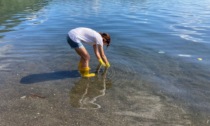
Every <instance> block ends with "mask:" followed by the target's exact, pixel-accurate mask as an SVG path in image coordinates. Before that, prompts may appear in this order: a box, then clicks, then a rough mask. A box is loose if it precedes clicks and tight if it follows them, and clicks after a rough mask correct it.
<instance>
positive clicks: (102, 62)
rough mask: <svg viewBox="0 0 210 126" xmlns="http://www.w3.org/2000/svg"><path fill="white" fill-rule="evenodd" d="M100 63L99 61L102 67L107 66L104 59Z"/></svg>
mask: <svg viewBox="0 0 210 126" xmlns="http://www.w3.org/2000/svg"><path fill="white" fill-rule="evenodd" d="M98 61H99V63H100V65H102V66H106V64H105V63H104V61H103V60H102V59H99V60H98Z"/></svg>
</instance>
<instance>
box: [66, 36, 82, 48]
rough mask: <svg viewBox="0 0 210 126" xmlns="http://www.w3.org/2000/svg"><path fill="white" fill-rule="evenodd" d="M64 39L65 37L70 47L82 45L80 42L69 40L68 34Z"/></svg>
mask: <svg viewBox="0 0 210 126" xmlns="http://www.w3.org/2000/svg"><path fill="white" fill-rule="evenodd" d="M66 39H67V42H68V43H69V45H70V46H71V48H73V49H75V48H81V47H83V44H82V42H74V41H73V40H71V38H70V37H69V35H67V37H66Z"/></svg>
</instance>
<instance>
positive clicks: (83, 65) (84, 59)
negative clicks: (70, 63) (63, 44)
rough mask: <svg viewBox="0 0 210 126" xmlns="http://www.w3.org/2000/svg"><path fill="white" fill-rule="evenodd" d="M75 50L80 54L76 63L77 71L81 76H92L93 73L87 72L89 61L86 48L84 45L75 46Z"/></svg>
mask: <svg viewBox="0 0 210 126" xmlns="http://www.w3.org/2000/svg"><path fill="white" fill-rule="evenodd" d="M75 50H76V52H77V53H78V54H79V55H80V57H81V58H80V62H79V65H78V68H79V72H80V74H81V75H82V77H94V76H95V74H94V73H89V71H90V68H89V61H90V55H89V53H88V52H87V50H86V49H85V48H84V47H81V48H76V49H75Z"/></svg>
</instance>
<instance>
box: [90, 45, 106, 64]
mask: <svg viewBox="0 0 210 126" xmlns="http://www.w3.org/2000/svg"><path fill="white" fill-rule="evenodd" d="M93 49H94V52H95V55H96V57H97V58H98V60H99V59H102V60H103V61H104V63H105V64H107V63H109V61H108V60H107V58H106V55H105V53H104V49H103V47H102V46H100V45H98V46H97V45H93Z"/></svg>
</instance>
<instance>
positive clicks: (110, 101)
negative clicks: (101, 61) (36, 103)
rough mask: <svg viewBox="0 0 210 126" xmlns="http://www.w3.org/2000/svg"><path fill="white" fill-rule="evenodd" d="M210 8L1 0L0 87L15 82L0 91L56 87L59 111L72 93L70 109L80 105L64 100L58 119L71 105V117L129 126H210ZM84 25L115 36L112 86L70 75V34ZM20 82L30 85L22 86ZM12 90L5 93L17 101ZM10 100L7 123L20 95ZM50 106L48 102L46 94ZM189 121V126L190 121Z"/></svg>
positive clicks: (149, 0)
mask: <svg viewBox="0 0 210 126" xmlns="http://www.w3.org/2000/svg"><path fill="white" fill-rule="evenodd" d="M207 5H209V0H202V1H195V0H170V1H166V0H115V1H111V0H79V1H78V0H0V15H1V16H0V73H1V74H0V77H1V78H0V80H1V81H0V86H2V85H10V84H11V85H10V86H9V88H7V89H6V88H5V89H4V88H0V93H1V92H8V93H11V90H13V88H14V85H15V86H17V87H16V88H17V89H14V90H19V92H22V91H24V90H23V89H22V88H21V86H22V87H24V88H28V87H29V88H30V87H31V86H34V89H37V87H39V86H40V87H41V88H40V89H39V88H38V89H37V92H38V93H39V92H45V93H47V91H48V89H49V88H51V90H52V92H54V90H56V91H57V94H58V95H57V94H56V96H57V97H56V98H54V97H53V98H54V100H52V99H53V98H52V99H51V100H52V101H53V102H52V104H54V103H55V102H56V104H57V105H58V106H59V105H60V103H59V102H57V101H58V100H60V99H62V98H63V99H62V101H65V100H66V99H69V96H70V101H71V102H70V103H71V106H73V107H75V108H81V109H72V107H71V106H70V105H69V101H68V100H66V101H67V103H64V104H62V105H61V106H62V107H61V108H62V109H57V111H56V112H55V113H56V114H57V112H60V113H61V114H62V115H63V114H64V113H65V112H66V111H68V110H69V108H68V107H71V108H70V109H71V111H70V112H69V113H70V114H69V115H72V113H73V112H74V110H75V111H83V109H94V110H96V111H97V110H100V111H101V110H103V109H106V110H105V111H106V112H107V113H105V114H104V113H101V115H104V116H107V117H108V116H109V115H111V116H112V117H116V118H117V119H119V118H120V119H122V118H124V117H125V118H124V119H125V122H126V123H124V122H123V124H125V125H126V124H127V125H132V124H133V122H135V124H138V122H142V120H143V121H145V122H146V125H149V124H151V125H153V124H154V125H156V124H157V125H162V124H164V123H165V122H167V124H169V125H170V124H171V123H173V124H174V125H176V124H177V125H178V124H180V125H185V124H192V125H194V124H195V125H196V124H199V125H205V124H207V123H208V124H209V123H210V122H209V117H210V115H209V112H210V107H209V106H210V100H209V97H208V96H209V95H210V92H209V91H208V89H209V88H210V85H209V83H210V80H209V75H210V71H209V69H207V68H208V67H209V65H210V62H209V61H210V55H209V54H210V44H209V28H210V27H209V24H210V22H209V19H210V8H209V6H207ZM79 26H85V27H91V28H93V29H95V30H98V31H104V32H108V33H110V35H111V37H112V43H111V46H110V47H109V49H108V50H107V51H106V55H107V57H108V59H109V61H110V63H111V65H112V66H111V68H110V69H109V72H108V76H109V77H110V78H111V80H112V83H110V82H109V80H108V79H107V78H104V77H103V75H101V74H98V77H95V78H90V79H84V78H81V79H80V80H79V81H78V80H77V79H78V78H77V77H78V73H77V72H76V71H73V70H75V69H76V68H77V66H76V64H75V61H78V57H77V55H76V54H75V52H74V50H71V49H70V48H69V46H68V45H67V43H66V41H65V36H66V33H67V32H68V31H69V29H71V28H75V27H79ZM87 49H88V50H91V51H92V48H91V49H90V48H87ZM91 51H90V55H91V63H90V64H91V65H92V66H91V67H92V68H94V67H95V66H96V62H95V61H96V60H95V59H94V58H93V57H95V56H94V54H93V53H91ZM61 70H62V71H61ZM8 71H9V72H8ZM53 71H57V72H53ZM35 73H41V74H35ZM75 80H77V82H76V83H75V84H74V83H73V82H75ZM20 83H22V84H28V85H21V86H19V85H18V84H20ZM38 83H39V84H38ZM43 83H45V85H44V84H43ZM29 84H30V85H29ZM72 86H73V87H72ZM110 86H112V88H111V89H110V90H109V92H107V91H106V89H108V87H110ZM42 87H46V88H42ZM69 89H71V91H70V93H69ZM2 90H3V91H2ZM46 90H47V91H46ZM19 92H18V93H19ZM8 93H2V94H3V96H4V94H6V95H8V96H10V97H12V96H13V95H9V94H8ZM18 93H17V94H16V95H17V96H18ZM11 94H12V93H11ZM104 95H105V97H104ZM1 96H2V95H1ZM46 96H51V95H49V94H46ZM62 96H64V97H62ZM0 98H2V97H0ZM7 98H8V97H7ZM7 98H5V106H7V103H8V102H9V103H8V104H9V105H11V106H10V107H9V109H5V108H4V106H3V107H1V106H0V109H1V110H2V112H3V111H4V112H5V113H4V114H2V115H3V116H1V117H5V120H6V119H7V118H9V119H10V118H11V117H10V116H11V115H13V113H12V114H7V111H5V110H16V109H13V108H14V107H15V108H17V107H16V106H13V105H16V104H15V103H16V102H19V99H18V98H17V99H18V100H14V102H15V103H14V104H11V103H10V101H9V100H11V99H7ZM64 98H65V99H64ZM102 99H106V100H104V101H102ZM26 102H27V101H26ZM46 102H51V101H50V100H49V101H48V97H47V98H46ZM0 103H1V104H0V105H2V103H3V102H1V101H0ZM21 103H22V101H21ZM171 104H172V106H174V107H171ZM45 105H46V106H48V103H45ZM166 106H167V107H166ZM40 107H43V106H40ZM63 107H66V108H65V109H63ZM35 108H36V107H35ZM98 108H101V109H98ZM176 108H177V109H176ZM182 109H183V111H182ZM46 110H49V109H46ZM177 110H179V111H177ZM64 111H65V112H64ZM90 111H91V110H90ZM109 111H114V112H113V113H114V114H113V113H112V114H110V113H108V112H109ZM23 112H25V111H23ZM86 112H87V113H86V114H87V115H92V113H88V110H87V111H86ZM171 113H176V115H175V116H176V117H175V116H174V114H171ZM17 114H19V113H17ZM30 114H31V113H30ZM30 114H29V115H30ZM98 114H100V112H99V113H98ZM64 115H65V114H64ZM75 115H76V114H73V116H75ZM160 115H161V118H158V117H160ZM186 115H187V116H186ZM26 116H27V117H29V116H28V115H27V114H26ZM46 116H47V115H46ZM104 116H101V117H100V121H102V120H104V118H103V117H104ZM183 116H184V117H183ZM18 117H20V116H17V117H13V119H18ZM30 117H31V116H30ZM61 117H63V116H61ZM67 117H69V116H67ZM166 117H168V118H166ZM186 117H187V120H184V118H186ZM191 117H192V119H191ZM198 117H199V118H198ZM55 118H56V117H55ZM105 118H106V117H105ZM116 118H115V119H116ZM53 119H54V118H53ZM56 119H57V118H56ZM68 119H69V118H68ZM68 119H67V120H68ZM83 119H85V118H83ZM106 119H107V120H111V119H110V118H106ZM117 119H116V120H115V121H117ZM126 119H127V120H126ZM20 120H21V119H20ZM75 120H76V119H75ZM87 120H88V119H86V121H87ZM130 120H132V121H130ZM148 120H149V121H148ZM151 120H153V122H152V123H150V122H151ZM162 120H164V121H162ZM168 120H169V121H168ZM180 120H181V121H180ZM188 120H190V121H189V122H190V123H185V122H186V121H187V122H188ZM30 121H31V120H30ZM62 121H63V120H62ZM62 121H61V122H62ZM120 121H121V120H120ZM182 121H183V123H179V122H182ZM193 121H194V122H193ZM5 122H11V120H6V121H5ZM36 122H37V120H36ZM44 122H45V121H44ZM1 123H2V120H1V121H0V124H1ZM104 124H106V123H104ZM119 124H122V123H119Z"/></svg>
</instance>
